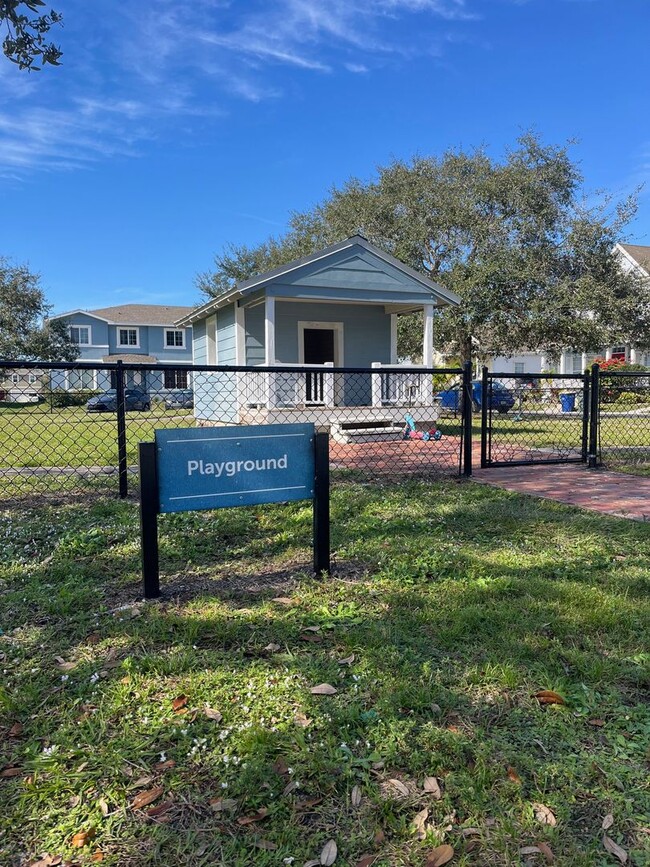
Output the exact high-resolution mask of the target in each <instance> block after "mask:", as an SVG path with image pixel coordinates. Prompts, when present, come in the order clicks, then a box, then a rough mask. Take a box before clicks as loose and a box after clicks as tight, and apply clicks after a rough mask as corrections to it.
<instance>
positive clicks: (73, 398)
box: [50, 388, 101, 409]
mask: <svg viewBox="0 0 650 867" xmlns="http://www.w3.org/2000/svg"><path fill="white" fill-rule="evenodd" d="M97 394H101V392H99V391H92V390H88V391H66V390H65V389H64V388H55V389H54V390H53V391H52V392H50V404H51V406H52V408H53V409H65V408H66V407H69V406H85V405H86V403H87V402H88V401H89V400H90V398H91V397H95V395H97Z"/></svg>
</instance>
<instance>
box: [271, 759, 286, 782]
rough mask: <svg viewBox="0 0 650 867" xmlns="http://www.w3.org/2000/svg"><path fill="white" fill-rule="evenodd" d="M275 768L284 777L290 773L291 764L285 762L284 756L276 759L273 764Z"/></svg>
mask: <svg viewBox="0 0 650 867" xmlns="http://www.w3.org/2000/svg"><path fill="white" fill-rule="evenodd" d="M273 770H274V771H275V773H276V774H279V775H280V776H281V777H284V776H285V775H286V774H288V773H289V765H288V764H287V763H286V762H285V760H284V759H283V758H279V759H276V761H275V763H274V764H273Z"/></svg>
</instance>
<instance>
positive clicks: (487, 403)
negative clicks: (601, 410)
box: [472, 367, 590, 468]
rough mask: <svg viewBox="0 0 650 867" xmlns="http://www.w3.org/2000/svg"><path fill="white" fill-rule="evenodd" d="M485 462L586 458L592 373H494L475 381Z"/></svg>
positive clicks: (520, 463) (557, 461) (516, 463)
mask: <svg viewBox="0 0 650 867" xmlns="http://www.w3.org/2000/svg"><path fill="white" fill-rule="evenodd" d="M472 399H473V404H474V409H475V410H476V411H480V413H481V467H483V468H485V467H504V466H524V465H529V464H565V463H580V462H586V461H587V457H588V437H589V418H590V375H589V373H574V374H557V373H536V374H527V373H494V372H491V371H489V370H488V369H487V368H486V367H484V368H483V376H482V378H481V380H480V381H475V382H474V383H473V386H472Z"/></svg>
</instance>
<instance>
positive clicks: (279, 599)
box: [271, 596, 293, 605]
mask: <svg viewBox="0 0 650 867" xmlns="http://www.w3.org/2000/svg"><path fill="white" fill-rule="evenodd" d="M271 602H276V603H277V604H278V605H293V599H289V597H288V596H275V597H274V598H273V599H271Z"/></svg>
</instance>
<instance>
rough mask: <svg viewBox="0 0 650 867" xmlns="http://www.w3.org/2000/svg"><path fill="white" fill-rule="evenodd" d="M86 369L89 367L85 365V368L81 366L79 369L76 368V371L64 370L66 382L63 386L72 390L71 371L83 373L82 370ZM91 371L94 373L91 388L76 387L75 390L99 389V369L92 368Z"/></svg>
mask: <svg viewBox="0 0 650 867" xmlns="http://www.w3.org/2000/svg"><path fill="white" fill-rule="evenodd" d="M86 370H88V368H87V367H85V368H79V369H78V370H75V371H70V370H64V371H63V382H64V386H63V387H64V388H65V390H66V391H72V389H71V387H70V373H73V372H74V373H82V372H85V371H86ZM90 372H91V373H92V375H93V380H92V385H91V386H90V388H78V387H75V389H74V390H75V391H97V372H98V371H96V370H93V369H92V368H90Z"/></svg>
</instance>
